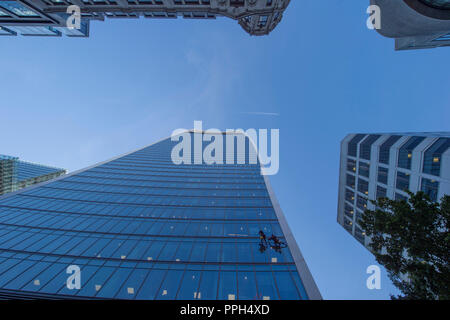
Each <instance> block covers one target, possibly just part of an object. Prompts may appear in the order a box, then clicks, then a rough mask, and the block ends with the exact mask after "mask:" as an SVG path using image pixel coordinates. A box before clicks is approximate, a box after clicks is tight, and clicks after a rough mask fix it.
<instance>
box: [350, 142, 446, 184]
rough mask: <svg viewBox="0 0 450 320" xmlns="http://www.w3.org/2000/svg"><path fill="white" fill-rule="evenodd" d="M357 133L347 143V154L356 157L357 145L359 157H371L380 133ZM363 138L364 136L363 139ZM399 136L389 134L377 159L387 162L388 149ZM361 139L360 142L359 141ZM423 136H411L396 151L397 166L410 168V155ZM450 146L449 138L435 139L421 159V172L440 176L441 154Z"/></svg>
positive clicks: (367, 158) (368, 158) (366, 158)
mask: <svg viewBox="0 0 450 320" xmlns="http://www.w3.org/2000/svg"><path fill="white" fill-rule="evenodd" d="M365 137H366V135H364V134H357V135H355V136H354V137H353V138H352V139H351V140H350V141H349V143H348V150H347V154H348V155H349V156H352V157H357V152H358V145H359V157H360V158H362V159H365V160H370V159H371V148H372V145H373V143H374V142H375V141H377V140H378V139H379V138H380V137H381V135H368V136H367V138H365ZM363 138H365V139H364V140H363ZM400 138H401V136H398V135H393V136H390V137H389V138H388V139H387V140H386V141H385V142H384V143H383V144H382V145H381V146H380V148H379V157H378V161H379V162H380V163H384V164H387V165H388V164H389V159H390V149H391V147H392V146H393V145H394V144H395V143H396V142H397V141H398V140H399V139H400ZM361 140H362V142H361ZM424 140H425V137H423V136H411V137H409V138H408V140H407V141H406V142H405V143H403V145H402V146H401V147H400V149H399V152H398V159H397V166H398V167H399V168H402V169H407V170H411V164H412V156H413V151H414V149H415V148H416V147H417V146H418V145H419V144H420V143H422V142H423V141H424ZM449 148H450V138H439V139H437V140H436V141H435V142H434V143H433V144H432V145H431V146H430V147H429V148H428V149H427V150H426V151H425V154H424V159H423V166H422V172H424V173H427V174H431V175H435V176H440V169H441V160H442V159H441V158H442V154H443V153H444V152H446V151H447V150H448V149H449Z"/></svg>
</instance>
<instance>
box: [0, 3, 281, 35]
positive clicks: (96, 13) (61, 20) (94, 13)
mask: <svg viewBox="0 0 450 320" xmlns="http://www.w3.org/2000/svg"><path fill="white" fill-rule="evenodd" d="M289 2H290V0H146V1H140V0H134V1H133V0H114V1H113V0H110V1H107V0H105V1H97V0H70V1H68V0H36V1H25V0H18V1H4V0H0V35H17V34H22V35H25V36H61V34H65V35H67V36H70V37H88V36H89V22H90V21H91V20H100V21H103V20H105V17H107V18H139V17H144V18H169V19H170V18H177V17H178V16H180V17H183V18H187V19H216V18H217V17H228V18H231V19H234V20H237V21H238V23H239V24H240V25H241V26H242V28H244V30H245V31H247V32H248V33H249V34H251V35H265V34H269V33H270V32H271V31H272V30H273V29H275V27H276V26H277V25H278V23H279V22H280V21H281V19H282V16H283V12H284V10H285V9H286V8H287V6H288V5H289ZM71 5H76V6H78V7H79V8H80V9H81V26H80V28H79V29H70V28H67V26H68V25H67V20H68V18H69V17H70V16H72V14H73V11H69V12H70V14H68V13H67V12H68V8H69V6H71ZM70 21H72V22H73V20H70Z"/></svg>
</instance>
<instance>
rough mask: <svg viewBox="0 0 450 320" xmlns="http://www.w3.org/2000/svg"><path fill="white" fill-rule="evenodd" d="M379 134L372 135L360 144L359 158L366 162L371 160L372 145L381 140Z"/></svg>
mask: <svg viewBox="0 0 450 320" xmlns="http://www.w3.org/2000/svg"><path fill="white" fill-rule="evenodd" d="M380 137H381V135H379V134H371V135H369V136H368V137H367V138H366V139H364V141H363V142H361V144H360V151H359V157H360V158H362V159H365V160H370V157H371V154H372V152H371V150H372V144H373V143H374V142H375V141H377V140H378V138H380Z"/></svg>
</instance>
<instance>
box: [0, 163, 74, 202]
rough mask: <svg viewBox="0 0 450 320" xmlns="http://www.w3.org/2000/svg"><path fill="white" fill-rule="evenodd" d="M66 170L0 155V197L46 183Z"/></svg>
mask: <svg viewBox="0 0 450 320" xmlns="http://www.w3.org/2000/svg"><path fill="white" fill-rule="evenodd" d="M65 173H66V170H64V169H59V168H53V167H48V166H44V165H40V164H35V163H31V162H25V161H20V160H19V158H18V157H11V156H6V155H0V195H2V194H5V193H9V192H13V191H17V190H20V189H23V188H25V187H28V186H31V185H34V184H37V183H40V182H44V181H48V180H51V179H54V178H56V177H59V176H61V175H63V174H65Z"/></svg>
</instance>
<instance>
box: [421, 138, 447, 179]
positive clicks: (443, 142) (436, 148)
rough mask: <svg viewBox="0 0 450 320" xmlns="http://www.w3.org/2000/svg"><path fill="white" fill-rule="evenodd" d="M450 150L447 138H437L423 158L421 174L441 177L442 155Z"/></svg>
mask: <svg viewBox="0 0 450 320" xmlns="http://www.w3.org/2000/svg"><path fill="white" fill-rule="evenodd" d="M449 148H450V139H449V138H439V139H438V140H437V141H436V142H435V143H433V144H432V145H431V147H429V148H428V149H427V150H426V151H425V155H424V158H423V172H424V173H428V174H432V175H434V176H438V177H439V176H440V175H441V163H442V154H443V153H444V152H446V151H447V150H448V149H449Z"/></svg>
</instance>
